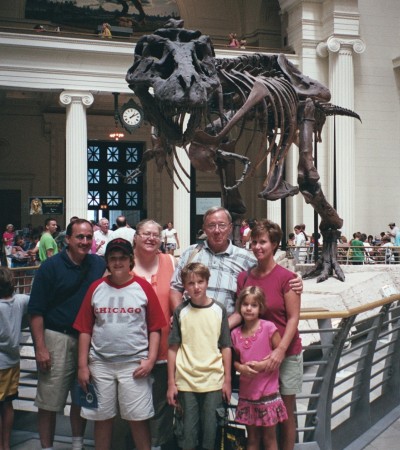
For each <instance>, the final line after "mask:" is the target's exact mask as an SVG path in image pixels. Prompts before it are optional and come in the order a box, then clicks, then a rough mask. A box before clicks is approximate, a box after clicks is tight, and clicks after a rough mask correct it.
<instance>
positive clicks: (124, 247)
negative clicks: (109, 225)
mask: <svg viewBox="0 0 400 450" xmlns="http://www.w3.org/2000/svg"><path fill="white" fill-rule="evenodd" d="M113 250H120V251H122V252H124V253H125V254H127V255H132V254H133V248H132V244H131V243H130V242H129V241H127V240H126V239H122V238H115V239H112V240H111V241H110V242H109V243H108V244H107V247H106V253H105V257H106V258H107V256H108V255H109V254H110V252H112V251H113Z"/></svg>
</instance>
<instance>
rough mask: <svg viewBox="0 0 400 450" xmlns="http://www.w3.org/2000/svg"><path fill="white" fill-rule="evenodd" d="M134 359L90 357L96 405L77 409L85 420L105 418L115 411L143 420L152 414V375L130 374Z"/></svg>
mask: <svg viewBox="0 0 400 450" xmlns="http://www.w3.org/2000/svg"><path fill="white" fill-rule="evenodd" d="M138 366H139V364H138V363H132V362H129V363H126V362H124V363H110V362H104V361H91V362H90V363H89V370H90V375H91V377H92V382H93V384H94V387H95V390H96V393H97V399H98V405H99V406H98V408H96V409H88V408H82V409H81V416H82V417H84V418H85V419H89V420H108V419H112V418H113V417H115V416H116V415H117V412H118V411H119V412H120V414H121V417H122V419H124V420H129V421H131V420H134V421H140V420H147V419H150V417H153V416H154V408H153V397H152V393H151V392H152V378H151V376H150V377H147V378H139V379H136V378H133V372H134V370H135V369H136V368H137V367H138Z"/></svg>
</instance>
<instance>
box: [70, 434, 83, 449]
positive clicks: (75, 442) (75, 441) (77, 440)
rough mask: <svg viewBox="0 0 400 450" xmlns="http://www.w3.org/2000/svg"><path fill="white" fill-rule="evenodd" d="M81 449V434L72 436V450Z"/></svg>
mask: <svg viewBox="0 0 400 450" xmlns="http://www.w3.org/2000/svg"><path fill="white" fill-rule="evenodd" d="M82 449H83V436H79V437H73V438H72V450H82Z"/></svg>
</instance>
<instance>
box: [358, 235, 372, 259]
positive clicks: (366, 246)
mask: <svg viewBox="0 0 400 450" xmlns="http://www.w3.org/2000/svg"><path fill="white" fill-rule="evenodd" d="M360 241H361V242H362V243H363V245H364V263H365V264H375V261H374V258H373V249H372V247H371V244H370V243H369V242H368V241H367V235H366V234H365V233H361V235H360Z"/></svg>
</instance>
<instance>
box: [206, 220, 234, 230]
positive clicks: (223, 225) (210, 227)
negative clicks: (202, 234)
mask: <svg viewBox="0 0 400 450" xmlns="http://www.w3.org/2000/svg"><path fill="white" fill-rule="evenodd" d="M229 225H230V223H223V222H222V223H209V224H208V225H207V226H206V228H207V230H210V231H214V230H216V229H217V227H218V228H219V229H220V230H221V231H225V230H227V229H228V227H229Z"/></svg>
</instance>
